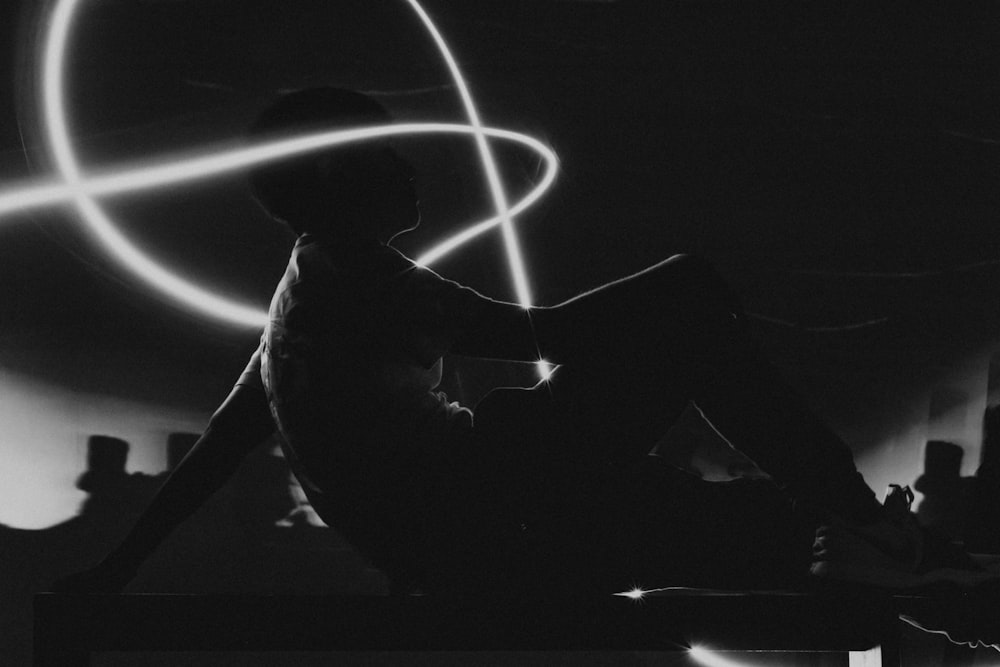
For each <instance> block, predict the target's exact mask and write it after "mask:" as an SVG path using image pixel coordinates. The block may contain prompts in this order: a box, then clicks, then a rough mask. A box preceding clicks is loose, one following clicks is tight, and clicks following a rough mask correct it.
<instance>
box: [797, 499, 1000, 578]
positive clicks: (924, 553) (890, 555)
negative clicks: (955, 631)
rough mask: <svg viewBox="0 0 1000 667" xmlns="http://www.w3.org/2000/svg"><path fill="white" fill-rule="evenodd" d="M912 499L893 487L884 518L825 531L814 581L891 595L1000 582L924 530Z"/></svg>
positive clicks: (816, 549)
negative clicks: (857, 585) (830, 581)
mask: <svg viewBox="0 0 1000 667" xmlns="http://www.w3.org/2000/svg"><path fill="white" fill-rule="evenodd" d="M912 500H913V493H912V492H911V491H910V489H909V488H908V487H899V486H895V485H893V486H892V487H891V490H890V492H889V494H888V496H887V497H886V500H885V502H884V503H883V505H884V507H885V512H884V516H883V518H882V519H881V520H880V521H878V522H876V523H874V524H867V525H859V524H856V523H852V522H848V521H843V520H838V521H834V522H831V524H830V525H825V526H821V527H820V528H819V529H818V530H817V531H816V539H815V542H814V543H813V563H812V566H811V568H810V571H811V573H812V574H813V575H814V576H817V577H821V578H824V579H834V580H841V581H847V582H854V583H860V584H865V585H870V586H876V587H880V588H889V589H916V588H924V587H928V586H936V585H949V586H959V587H974V586H977V585H979V584H981V583H983V582H986V581H991V580H993V579H996V578H997V574H996V573H992V572H988V571H984V570H983V568H981V567H980V566H979V565H977V564H976V563H975V561H974V560H973V559H972V558H971V557H970V556H969V555H968V554H966V553H965V552H964V551H962V550H961V549H959V548H958V547H955V546H954V545H951V544H949V543H948V542H947V541H945V540H943V539H941V538H938V537H936V536H934V535H932V534H930V533H928V532H927V531H926V530H924V529H923V528H921V526H920V525H919V523H918V522H917V520H916V517H915V516H914V515H913V513H912V512H911V511H910V503H911V502H912Z"/></svg>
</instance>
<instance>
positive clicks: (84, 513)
mask: <svg viewBox="0 0 1000 667" xmlns="http://www.w3.org/2000/svg"><path fill="white" fill-rule="evenodd" d="M197 438H198V436H197V435H195V434H190V433H173V434H170V436H168V439H167V460H168V472H169V470H170V469H173V467H174V466H176V464H177V463H178V462H179V461H180V460H181V459H182V458H183V457H184V455H185V454H186V453H187V451H188V450H189V449H190V448H191V447H192V446H193V445H194V443H195V441H196V440H197ZM128 454H129V445H128V443H127V442H125V441H124V440H121V439H118V438H114V437H110V436H105V435H94V436H91V437H90V438H89V440H88V443H87V470H85V471H84V472H83V473H82V474H81V475H80V476H79V478H77V481H76V486H77V488H79V489H80V490H82V491H85V492H86V493H87V494H88V495H87V498H86V499H85V500H84V502H83V503H82V505H81V507H80V511H79V514H78V515H77V516H75V517H73V518H72V519H69V520H68V521H65V522H63V523H60V524H58V525H56V526H53V527H51V528H47V529H44V530H23V529H17V528H10V527H7V526H4V525H2V524H0V572H2V573H3V576H0V664H4V665H27V664H29V663H30V655H31V653H30V647H31V599H32V596H33V595H34V594H35V593H36V592H39V591H44V590H46V589H48V587H49V586H50V585H51V584H52V582H53V581H54V580H55V579H57V578H59V577H61V576H64V575H66V574H70V573H72V572H76V571H79V570H82V569H84V568H86V567H89V566H91V565H93V564H95V563H97V562H98V561H99V560H100V559H101V558H103V557H104V555H105V554H107V553H108V552H109V551H110V550H111V549H112V548H114V547H115V546H116V545H117V544H118V543H119V542H120V541H121V539H122V538H123V537H124V536H125V534H126V533H127V531H128V530H129V528H130V527H131V526H132V524H133V522H134V521H135V519H136V518H137V517H138V516H139V514H140V513H141V512H142V510H143V508H144V507H145V506H146V504H147V503H148V502H149V500H150V499H151V498H152V497H153V495H154V494H155V493H156V490H157V489H158V488H159V487H160V485H161V484H162V483H163V481H164V480H165V479H166V477H167V474H168V472H164V473H161V474H158V475H147V474H143V473H131V474H130V473H128V472H126V463H127V460H128ZM386 589H387V584H386V582H385V579H384V576H383V575H382V574H381V573H380V572H379V571H378V570H375V569H374V568H372V567H371V566H370V565H369V564H368V563H367V562H365V561H364V559H362V558H361V556H360V555H358V554H357V552H355V551H354V550H353V549H352V548H351V547H350V546H349V545H348V544H347V543H346V542H345V541H344V540H343V539H342V538H341V537H340V536H339V535H337V533H336V532H335V531H333V530H331V529H330V528H328V527H326V526H325V525H324V524H323V523H322V521H320V519H319V517H318V516H317V515H316V514H315V512H313V510H312V508H311V507H310V506H309V505H308V502H307V501H306V500H305V496H304V495H303V494H302V491H301V488H299V487H298V484H297V482H295V480H294V477H292V475H291V473H290V471H289V469H288V466H287V465H286V464H285V461H284V459H283V458H282V457H281V453H280V448H278V447H277V446H274V444H273V443H272V444H270V445H264V446H261V447H259V448H257V449H256V450H255V451H254V452H253V453H251V454H250V456H248V457H247V459H246V460H245V461H244V463H243V465H242V466H241V467H240V469H239V471H238V472H237V473H236V475H235V476H234V477H233V479H232V480H230V482H229V483H228V484H227V485H226V486H225V487H224V488H223V489H222V490H220V491H219V492H218V493H217V494H216V495H215V496H214V497H213V498H212V500H211V501H209V502H208V503H207V504H206V505H205V506H204V507H203V508H202V509H201V510H199V511H198V512H197V513H196V514H195V515H194V516H193V517H192V518H191V519H189V520H188V521H187V522H186V523H184V524H183V525H181V526H180V527H179V528H178V529H177V530H176V531H175V532H174V533H173V534H172V535H171V536H170V538H169V539H167V540H166V542H164V544H163V545H162V546H161V547H160V548H159V549H158V550H157V551H156V552H155V553H154V554H153V555H152V556H151V557H150V559H149V560H148V561H147V562H146V564H144V566H143V567H142V569H141V570H140V571H139V574H138V576H137V577H136V579H135V580H134V581H133V582H132V583H131V584H130V585H129V587H128V589H127V592H129V593H146V592H161V593H223V592H247V593H279V592H280V593H290V594H296V593H297V594H324V593H354V594H384V593H385V592H386Z"/></svg>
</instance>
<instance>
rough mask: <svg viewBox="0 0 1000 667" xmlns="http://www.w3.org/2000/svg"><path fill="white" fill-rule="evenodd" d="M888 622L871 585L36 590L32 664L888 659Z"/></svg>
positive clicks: (891, 629) (894, 625)
mask: <svg viewBox="0 0 1000 667" xmlns="http://www.w3.org/2000/svg"><path fill="white" fill-rule="evenodd" d="M899 633H900V622H899V621H898V619H897V611H896V610H895V607H894V604H893V599H892V598H891V597H889V596H884V595H878V594H865V595H858V594H832V593H824V594H817V593H798V592H782V591H766V592H752V591H742V592H723V591H703V590H697V589H665V590H662V591H659V592H657V593H656V594H650V595H647V596H645V597H643V598H642V599H640V600H634V599H630V598H627V597H620V596H608V597H606V598H602V599H592V598H591V599H562V598H560V599H542V598H541V597H540V598H539V599H534V600H525V599H520V600H515V601H510V600H508V601H497V600H482V599H463V600H447V599H441V598H434V597H401V598H387V597H326V596H243V595H239V596H237V595H210V596H195V595H190V596H189V595H123V596H99V595H97V596H82V595H57V594H51V593H42V594H39V595H38V596H36V598H35V665H36V666H38V667H54V666H58V667H75V666H78V665H86V664H88V662H89V656H90V654H91V653H93V652H96V651H139V650H141V651H278V650H284V651H291V650H294V651H337V650H345V651H346V650H352V651H355V650H379V651H385V650H409V651H424V650H426V651H432V650H653V651H686V650H690V648H691V647H692V646H703V647H708V648H714V649H722V650H775V651H778V650H780V651H845V652H850V653H851V665H852V666H860V665H864V666H865V667H875V666H877V665H892V667H896V666H897V665H899Z"/></svg>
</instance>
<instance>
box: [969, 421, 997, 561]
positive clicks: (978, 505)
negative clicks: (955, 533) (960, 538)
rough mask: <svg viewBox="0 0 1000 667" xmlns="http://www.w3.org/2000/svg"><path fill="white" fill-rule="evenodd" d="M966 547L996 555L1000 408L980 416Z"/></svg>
mask: <svg viewBox="0 0 1000 667" xmlns="http://www.w3.org/2000/svg"><path fill="white" fill-rule="evenodd" d="M967 533H968V534H967V536H966V546H967V547H968V549H969V550H970V551H973V552H975V553H988V554H1000V406H991V407H989V408H987V409H986V413H985V414H984V415H983V447H982V454H981V455H980V459H979V468H978V469H977V470H976V476H975V478H974V482H973V485H972V502H971V507H970V511H969V518H968V531H967Z"/></svg>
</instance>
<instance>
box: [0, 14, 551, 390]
mask: <svg viewBox="0 0 1000 667" xmlns="http://www.w3.org/2000/svg"><path fill="white" fill-rule="evenodd" d="M81 2H82V0H57V2H56V4H55V5H54V8H53V10H52V14H51V16H50V21H49V25H48V30H47V32H46V35H45V42H44V45H43V59H42V72H41V78H42V81H41V90H42V112H43V118H44V122H45V137H46V143H47V145H48V149H49V152H50V153H51V156H52V160H53V163H54V166H55V169H56V171H57V175H58V178H56V179H51V180H49V181H46V182H42V183H34V184H30V185H26V186H22V187H18V188H14V189H8V190H5V191H2V192H0V216H3V215H9V214H12V213H15V212H17V211H23V210H28V209H32V208H38V207H43V206H54V205H66V204H69V205H71V206H73V207H74V208H75V210H76V212H77V213H78V214H79V216H80V217H81V219H82V220H83V221H84V223H85V224H86V225H87V227H88V228H89V230H90V232H91V233H92V234H93V235H94V237H95V238H96V239H97V240H98V241H99V242H100V243H101V244H102V245H103V247H104V248H105V250H106V251H107V252H108V253H109V254H110V255H111V256H112V257H113V258H114V259H116V260H117V261H118V262H119V263H120V264H121V265H122V266H123V267H125V268H126V269H127V270H128V271H130V272H131V273H132V274H134V275H135V276H136V277H137V278H138V279H140V280H142V281H143V282H145V283H146V284H148V285H149V286H151V287H153V288H155V289H158V290H160V291H162V292H164V293H166V294H168V295H169V296H171V297H172V298H174V299H175V300H177V301H178V302H179V303H181V304H183V305H185V306H186V307H188V308H191V309H193V310H195V311H197V312H199V313H201V314H203V315H207V316H210V317H214V318H218V319H222V320H224V321H226V322H229V323H231V324H235V325H239V326H247V327H255V328H256V327H261V326H263V325H264V324H265V323H266V313H264V312H262V311H261V310H259V309H258V308H255V307H254V306H252V305H248V304H245V303H240V302H237V301H234V300H231V299H228V298H225V297H222V296H220V295H217V294H215V293H213V292H212V291H210V290H208V289H206V288H203V287H201V286H199V285H196V284H194V283H192V282H190V281H189V280H187V279H186V278H184V277H182V276H180V275H178V274H176V273H174V272H172V271H170V270H168V269H167V268H165V267H164V266H162V265H160V264H159V263H158V262H156V261H155V260H154V259H153V258H152V257H150V256H149V255H147V254H146V253H145V252H143V251H142V250H141V249H140V248H139V247H138V246H136V245H135V244H133V243H132V242H131V241H130V240H129V239H128V238H127V237H126V236H125V235H124V234H122V232H121V231H120V230H119V228H118V226H117V225H116V224H115V222H114V221H113V220H112V219H111V217H110V216H109V215H108V213H107V212H106V211H105V210H104V209H103V208H102V207H101V205H100V203H99V201H98V200H99V199H100V198H103V197H111V196H123V195H126V194H129V193H137V192H142V191H146V190H151V189H155V188H162V187H168V186H174V185H179V184H182V183H185V182H191V181H195V180H200V179H204V178H210V177H212V176H216V175H219V174H223V173H227V172H231V171H234V170H240V169H246V168H248V167H251V166H253V165H257V164H261V163H264V162H269V161H273V160H280V159H284V158H288V157H291V156H294V155H299V154H302V153H306V152H309V151H317V150H323V149H329V148H332V147H335V146H339V145H343V144H346V143H350V142H360V141H366V140H372V139H376V138H381V137H386V136H407V135H420V134H466V135H471V136H472V138H473V139H474V141H475V143H476V147H477V150H478V152H479V156H480V162H481V163H482V167H483V170H484V173H485V176H486V183H487V186H488V188H489V191H490V196H491V199H492V201H493V207H494V215H493V216H491V217H489V218H487V219H485V220H481V221H479V222H476V223H473V224H470V225H469V226H468V227H466V228H465V229H463V230H462V231H461V232H459V233H457V234H455V235H454V236H452V237H450V238H447V239H445V240H443V241H441V242H439V243H437V244H436V245H435V246H433V247H432V248H430V249H429V250H427V251H426V252H424V253H422V254H420V255H419V256H418V257H417V259H416V261H417V263H418V264H423V265H427V264H430V263H432V262H434V261H436V260H438V259H440V258H442V257H444V256H445V255H447V254H448V253H450V252H452V251H454V250H455V249H457V248H458V247H460V246H461V245H462V244H464V243H466V242H468V241H470V240H471V239H473V238H475V237H476V236H478V235H480V234H482V233H485V232H487V231H489V230H491V229H494V228H495V227H497V226H499V227H500V228H501V230H502V232H503V238H504V243H505V250H506V252H507V256H508V263H509V268H510V272H511V276H512V281H513V283H514V287H515V291H516V294H517V299H518V302H519V303H520V304H521V305H522V306H523V307H525V308H530V307H531V305H532V303H531V293H530V289H529V287H528V283H529V281H528V275H527V270H526V268H525V266H524V262H523V259H522V257H521V252H520V248H519V245H518V240H517V236H516V231H515V229H514V222H513V221H514V216H515V215H517V214H519V213H521V212H522V211H524V210H525V209H527V208H528V207H529V206H531V205H532V204H534V203H535V202H536V201H537V200H538V199H539V198H540V197H541V196H542V194H543V193H544V192H545V191H546V190H547V189H548V188H549V187H550V186H551V184H552V182H553V181H554V179H555V176H556V173H557V170H558V160H557V158H556V156H555V154H554V153H553V151H552V150H551V149H550V148H549V147H548V146H546V145H545V144H544V143H542V142H540V141H538V140H537V139H535V138H533V137H530V136H528V135H525V134H521V133H518V132H512V131H509V130H504V129H499V128H490V127H484V126H483V124H482V122H481V120H480V117H479V112H478V110H477V109H476V105H475V103H474V101H473V99H472V95H471V93H470V92H469V87H468V85H467V83H466V82H465V79H464V78H463V77H462V74H461V71H460V70H459V67H458V64H457V62H456V60H455V58H454V56H453V55H452V54H451V51H450V49H449V48H448V45H447V43H446V42H445V40H444V38H443V37H442V35H441V33H440V31H439V30H438V29H437V27H436V26H435V24H434V23H433V21H432V20H431V18H430V17H429V16H428V14H427V12H426V11H424V9H423V7H422V6H421V5H420V4H419V3H418V2H417V0H406V2H407V3H408V4H409V5H410V7H411V8H412V9H413V10H414V11H415V12H416V14H417V16H418V18H419V19H420V21H421V23H422V24H423V26H424V28H425V29H426V31H427V32H428V34H429V35H430V36H431V38H432V39H433V40H434V43H435V44H436V46H437V48H438V50H439V52H440V53H441V56H442V58H443V59H444V61H445V64H446V65H447V68H448V70H449V73H450V75H451V77H452V79H453V82H454V84H455V87H456V89H457V90H458V91H459V95H460V97H461V100H462V105H463V107H464V109H465V113H466V116H467V119H468V123H467V124H457V123H407V124H395V125H384V126H375V127H364V128H353V129H350V130H338V131H331V132H318V133H313V134H308V135H301V136H297V137H293V138H290V139H286V140H281V141H275V142H269V143H264V144H257V145H254V146H251V147H238V148H229V149H224V150H217V151H211V152H204V153H203V154H201V155H196V156H194V157H187V158H175V159H172V160H160V161H156V162H147V163H144V164H140V165H134V166H131V167H129V168H127V169H124V168H123V169H117V170H114V169H112V170H109V171H107V172H104V173H96V174H95V173H89V174H88V173H85V172H84V169H83V167H82V166H81V165H80V163H79V162H78V160H77V156H76V154H75V152H74V150H73V142H72V140H71V135H70V128H69V114H68V111H67V108H66V101H65V91H66V71H65V70H66V62H67V49H68V45H69V42H70V37H71V34H72V28H73V24H74V20H75V18H76V15H77V11H78V8H79V6H80V5H81ZM488 139H499V140H505V141H513V142H516V143H519V144H521V145H523V146H525V147H526V148H528V149H530V150H532V151H534V152H535V153H536V154H537V155H538V156H539V157H540V158H541V159H542V161H543V162H544V164H545V170H544V173H543V175H542V178H541V179H540V181H539V182H538V184H537V185H535V187H534V188H533V189H532V190H531V191H530V192H528V193H527V194H526V195H525V196H524V197H522V198H521V199H520V200H519V201H518V202H516V203H514V204H513V205H511V204H510V202H509V201H508V197H507V193H506V191H505V189H504V186H503V183H502V181H501V179H500V176H499V172H498V169H497V165H496V161H495V159H494V157H493V154H492V150H491V148H490V142H489V141H488ZM548 368H549V367H548V365H547V364H544V362H540V365H539V372H540V373H542V374H543V377H544V374H545V373H547V372H548V370H547V369H548Z"/></svg>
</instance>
